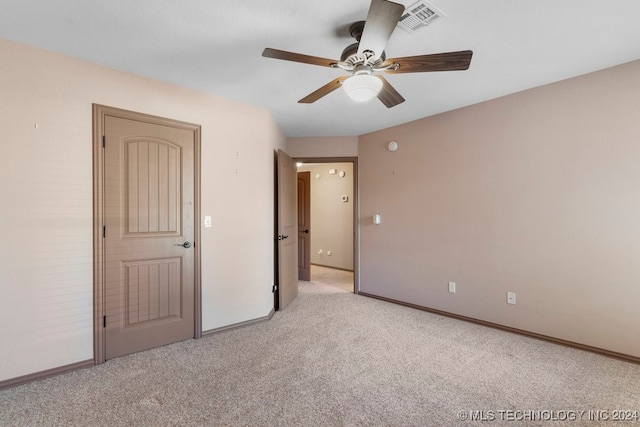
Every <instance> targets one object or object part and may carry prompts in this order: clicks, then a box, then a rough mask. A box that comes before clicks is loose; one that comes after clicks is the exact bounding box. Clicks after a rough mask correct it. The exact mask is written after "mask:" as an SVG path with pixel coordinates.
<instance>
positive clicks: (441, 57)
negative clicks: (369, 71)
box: [382, 50, 473, 74]
mask: <svg viewBox="0 0 640 427" xmlns="http://www.w3.org/2000/svg"><path fill="white" fill-rule="evenodd" d="M472 56H473V52H472V51H470V50H461V51H459V52H447V53H435V54H432V55H419V56H407V57H404V58H392V59H387V60H386V61H385V62H384V64H382V66H383V67H384V66H387V65H391V64H393V63H394V62H395V63H396V64H398V65H399V67H398V69H396V70H394V69H393V68H391V69H390V70H386V72H387V73H389V74H399V73H423V72H427V71H456V70H466V69H468V68H469V65H470V64H471V57H472Z"/></svg>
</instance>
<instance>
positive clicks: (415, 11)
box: [398, 0, 446, 34]
mask: <svg viewBox="0 0 640 427" xmlns="http://www.w3.org/2000/svg"><path fill="white" fill-rule="evenodd" d="M445 16H446V15H445V14H444V13H443V12H442V11H441V10H440V9H438V8H437V7H436V6H435V5H433V4H432V3H429V2H428V1H425V0H418V1H417V2H416V3H414V4H412V5H411V6H408V7H407V8H406V9H405V11H404V14H403V15H402V16H401V17H400V21H398V27H400V28H402V29H403V30H405V31H406V32H408V33H409V34H412V33H415V32H416V31H418V30H419V29H421V28H425V27H427V26H429V25H431V24H433V23H434V22H436V21H438V20H440V19H441V18H444V17H445Z"/></svg>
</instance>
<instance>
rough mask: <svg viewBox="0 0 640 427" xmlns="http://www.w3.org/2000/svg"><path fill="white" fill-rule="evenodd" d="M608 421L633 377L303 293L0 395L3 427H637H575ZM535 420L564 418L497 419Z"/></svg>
mask: <svg viewBox="0 0 640 427" xmlns="http://www.w3.org/2000/svg"><path fill="white" fill-rule="evenodd" d="M616 409H628V410H640V366H638V365H634V364H631V363H627V362H622V361H618V360H614V359H610V358H606V357H603V356H599V355H596V354H592V353H588V352H584V351H580V350H575V349H571V348H567V347H562V346H557V345H554V344H550V343H546V342H542V341H538V340H534V339H530V338H526V337H522V336H518V335H514V334H510V333H507V332H503V331H499V330H495V329H491V328H486V327H483V326H479V325H475V324H471V323H466V322H462V321H458V320H454V319H450V318H446V317H441V316H437V315H434V314H430V313H425V312H421V311H417V310H413V309H410V308H406V307H402V306H398V305H393V304H389V303H385V302H382V301H378V300H374V299H370V298H366V297H361V296H358V295H355V294H353V293H349V292H347V291H344V290H341V289H338V288H336V287H332V286H329V285H326V284H319V283H313V282H300V294H299V296H298V298H297V299H296V300H295V301H294V302H293V303H291V305H290V306H289V307H288V308H287V309H286V310H284V311H282V312H278V313H276V314H275V315H274V317H273V319H272V320H270V321H268V322H264V323H260V324H257V325H253V326H247V327H244V328H240V329H235V330H231V331H227V332H224V333H220V334H216V335H213V336H209V337H206V338H203V339H200V340H188V341H184V342H181V343H177V344H173V345H169V346H165V347H162V348H157V349H154V350H150V351H146V352H142V353H138V354H134V355H130V356H125V357H122V358H119V359H114V360H111V361H108V362H107V363H105V364H103V365H100V366H97V367H93V368H89V369H85V370H82V371H77V372H73V373H70V374H67V375H62V376H58V377H55V378H50V379H47V380H44V381H40V382H34V383H30V384H27V385H23V386H20V387H15V388H12V389H7V390H2V391H0V425H2V426H39V425H43V426H51V425H56V426H69V425H78V426H278V425H291V426H472V425H483V426H498V425H508V426H514V425H550V426H560V425H571V426H577V425H585V426H594V425H606V424H610V425H630V424H633V425H637V424H634V423H614V422H610V423H595V422H590V421H588V417H589V416H590V414H599V415H602V414H605V413H604V412H589V411H609V412H608V414H609V416H612V415H613V411H614V410H616ZM469 411H483V412H473V413H472V415H473V416H475V417H476V418H481V417H482V418H484V419H485V421H480V420H476V421H469V420H464V418H465V417H468V416H469V414H470V412H469ZM500 411H503V412H500ZM518 411H520V412H518ZM527 411H538V412H527ZM544 411H548V412H544ZM561 411H576V412H575V414H576V416H578V414H580V413H581V411H584V412H582V415H581V417H582V420H580V419H577V420H576V421H571V420H569V419H568V417H572V416H570V415H566V416H565V415H562V414H573V412H564V413H563V412H561ZM536 413H537V414H539V415H540V417H542V418H544V417H547V418H549V417H551V416H554V417H556V418H558V417H565V418H567V419H566V420H559V421H551V420H549V421H544V420H542V421H531V420H530V419H529V420H528V421H527V420H525V421H521V422H517V421H515V422H514V421H509V420H507V419H506V418H505V419H502V418H501V416H502V417H503V418H504V417H509V416H513V417H514V418H515V417H517V416H520V417H521V418H522V416H524V415H526V414H533V415H535V414H536ZM501 414H503V415H501ZM545 414H547V415H545ZM527 416H530V415H527ZM491 418H493V419H494V420H493V421H488V420H489V419H491Z"/></svg>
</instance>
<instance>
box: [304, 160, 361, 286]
mask: <svg viewBox="0 0 640 427" xmlns="http://www.w3.org/2000/svg"><path fill="white" fill-rule="evenodd" d="M295 160H296V164H297V167H298V169H297V170H298V177H299V179H298V201H299V203H298V224H299V230H298V264H299V269H298V271H299V280H310V281H312V282H314V283H321V284H324V285H328V286H333V287H336V288H339V289H341V290H343V291H348V292H353V293H358V290H359V286H358V260H359V257H358V227H357V218H358V194H357V177H358V167H357V166H358V165H357V158H353V157H346V158H345V157H335V158H334V157H330V158H296V159H295ZM305 181H308V184H307V185H308V187H307V189H306V190H305V189H304V188H301V186H304V185H305V184H304V183H305ZM305 196H306V197H308V201H307V202H306V203H307V206H306V207H305V202H304V198H305ZM305 215H306V216H307V218H306V219H305ZM305 264H306V266H305ZM305 269H308V274H307V275H306V276H305Z"/></svg>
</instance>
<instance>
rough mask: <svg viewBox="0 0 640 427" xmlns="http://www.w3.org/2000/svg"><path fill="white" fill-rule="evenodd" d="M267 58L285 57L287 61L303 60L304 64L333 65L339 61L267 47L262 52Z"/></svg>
mask: <svg viewBox="0 0 640 427" xmlns="http://www.w3.org/2000/svg"><path fill="white" fill-rule="evenodd" d="M262 56H264V57H265V58H274V59H284V60H285V61H293V62H301V63H303V64H311V65H320V66H323V67H331V66H332V65H333V64H335V63H337V62H338V61H336V60H334V59H327V58H320V57H318V56H310V55H303V54H301V53H294V52H287V51H286V50H278V49H271V48H270V47H268V48H266V49H265V50H264V51H263V52H262Z"/></svg>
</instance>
